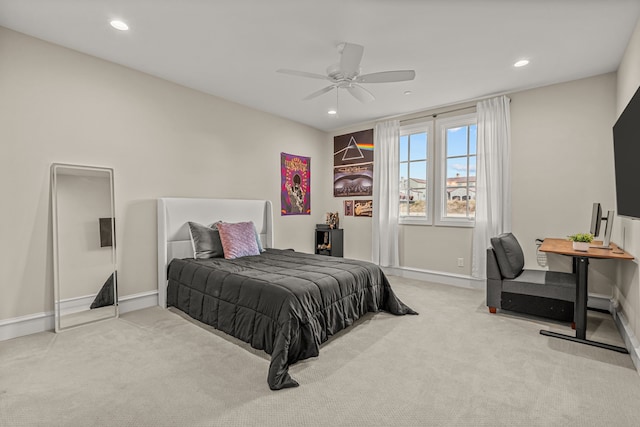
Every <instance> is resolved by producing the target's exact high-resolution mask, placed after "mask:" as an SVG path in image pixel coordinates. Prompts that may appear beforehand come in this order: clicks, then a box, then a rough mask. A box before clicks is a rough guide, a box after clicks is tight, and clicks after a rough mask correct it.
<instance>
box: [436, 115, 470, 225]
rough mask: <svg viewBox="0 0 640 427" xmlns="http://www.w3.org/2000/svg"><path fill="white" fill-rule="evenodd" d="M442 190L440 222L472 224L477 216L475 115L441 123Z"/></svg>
mask: <svg viewBox="0 0 640 427" xmlns="http://www.w3.org/2000/svg"><path fill="white" fill-rule="evenodd" d="M438 135H439V136H440V141H439V144H438V147H439V148H440V149H439V150H438V152H439V154H440V155H439V156H438V157H439V158H440V159H442V160H441V166H440V171H441V172H440V183H441V185H440V188H441V189H442V192H441V193H440V197H439V201H440V203H439V215H438V222H439V223H441V224H444V223H449V224H452V223H454V222H455V223H458V225H463V224H465V223H466V224H465V225H473V221H474V219H475V216H476V141H477V135H478V127H477V124H476V115H475V114H469V115H465V116H458V117H453V118H446V119H442V120H439V121H438Z"/></svg>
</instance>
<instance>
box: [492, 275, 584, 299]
mask: <svg viewBox="0 0 640 427" xmlns="http://www.w3.org/2000/svg"><path fill="white" fill-rule="evenodd" d="M502 291H503V292H510V293H513V294H524V295H533V296H539V297H545V298H553V299H559V300H562V301H571V302H575V299H576V276H575V274H571V273H561V272H558V271H543V270H524V271H523V272H522V274H520V275H519V276H518V277H516V278H515V279H505V280H504V281H503V282H502Z"/></svg>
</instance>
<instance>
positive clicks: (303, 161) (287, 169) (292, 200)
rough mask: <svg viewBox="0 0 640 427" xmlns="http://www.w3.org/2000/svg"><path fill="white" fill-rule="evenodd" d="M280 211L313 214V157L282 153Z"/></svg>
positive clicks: (283, 212)
mask: <svg viewBox="0 0 640 427" xmlns="http://www.w3.org/2000/svg"><path fill="white" fill-rule="evenodd" d="M280 175H281V177H282V180H281V184H280V202H281V207H280V213H281V214H282V215H311V158H310V157H303V156H296V155H294V154H287V153H280Z"/></svg>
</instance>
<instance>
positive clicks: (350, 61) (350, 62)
mask: <svg viewBox="0 0 640 427" xmlns="http://www.w3.org/2000/svg"><path fill="white" fill-rule="evenodd" d="M363 53H364V46H360V45H359V44H353V43H345V44H344V47H343V48H342V57H341V58H340V70H341V71H342V74H344V75H345V76H355V75H356V74H358V72H360V61H361V60H362V54H363Z"/></svg>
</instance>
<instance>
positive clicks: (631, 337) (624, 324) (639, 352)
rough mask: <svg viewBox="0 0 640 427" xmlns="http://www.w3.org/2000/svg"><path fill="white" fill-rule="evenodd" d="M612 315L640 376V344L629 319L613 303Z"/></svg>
mask: <svg viewBox="0 0 640 427" xmlns="http://www.w3.org/2000/svg"><path fill="white" fill-rule="evenodd" d="M611 313H612V314H613V320H614V321H615V322H616V326H617V327H618V331H619V332H620V335H621V336H622V339H623V340H624V346H625V347H626V348H627V351H628V352H629V356H631V361H632V362H633V365H634V366H635V367H636V371H637V372H638V374H640V342H638V338H637V337H636V336H635V334H634V333H633V330H632V329H631V326H630V325H629V322H628V321H627V318H626V317H625V316H624V314H623V313H622V311H620V309H619V307H618V305H617V304H615V303H612V309H611Z"/></svg>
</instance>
